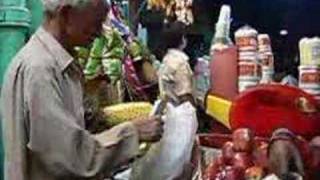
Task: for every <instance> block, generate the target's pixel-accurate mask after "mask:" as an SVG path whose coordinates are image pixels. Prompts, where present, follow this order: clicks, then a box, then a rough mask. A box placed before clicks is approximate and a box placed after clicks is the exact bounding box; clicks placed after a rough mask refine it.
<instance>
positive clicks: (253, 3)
mask: <svg viewBox="0 0 320 180" xmlns="http://www.w3.org/2000/svg"><path fill="white" fill-rule="evenodd" d="M223 4H229V5H231V10H232V19H233V21H232V24H231V35H232V36H233V33H234V31H235V30H237V29H238V28H239V27H241V26H243V25H246V24H248V25H250V26H252V27H254V28H255V29H257V30H258V32H260V33H268V34H269V35H270V36H271V38H272V46H273V50H274V54H275V63H276V71H277V72H284V71H286V72H288V71H290V72H293V74H294V75H295V76H296V75H297V70H296V67H297V65H298V63H299V59H298V53H299V52H298V42H299V40H300V39H301V38H302V37H304V36H307V37H312V36H316V35H320V0H194V5H193V13H194V16H195V23H194V24H193V25H192V26H191V27H189V35H188V39H189V46H188V48H187V52H188V54H189V55H190V56H191V57H196V56H199V55H202V54H208V50H209V47H210V44H211V39H212V36H213V34H214V25H215V23H216V21H217V18H218V14H219V10H220V7H221V5H223ZM141 21H142V22H143V24H144V25H146V27H147V28H148V33H149V46H150V47H151V49H152V50H153V51H154V52H155V53H156V54H157V55H158V57H159V58H160V59H161V56H162V55H163V53H164V52H163V51H164V50H163V44H164V43H165V42H163V41H161V35H160V34H161V27H162V21H163V15H162V14H161V13H160V12H155V11H153V12H151V11H147V10H145V11H144V12H143V13H142V15H141ZM283 29H285V30H287V31H288V35H287V36H281V35H280V33H279V32H280V31H281V30H283ZM232 38H233V37H232Z"/></svg>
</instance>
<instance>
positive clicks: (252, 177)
mask: <svg viewBox="0 0 320 180" xmlns="http://www.w3.org/2000/svg"><path fill="white" fill-rule="evenodd" d="M263 176H264V171H263V168H262V167H259V166H253V167H250V168H248V169H247V170H246V171H245V177H246V180H260V179H262V178H263Z"/></svg>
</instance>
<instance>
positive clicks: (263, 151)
mask: <svg viewBox="0 0 320 180" xmlns="http://www.w3.org/2000/svg"><path fill="white" fill-rule="evenodd" d="M253 156H254V164H255V165H256V166H260V167H262V168H264V169H265V168H267V167H268V144H267V143H265V142H262V143H260V145H259V146H258V148H257V149H256V150H255V151H254V153H253Z"/></svg>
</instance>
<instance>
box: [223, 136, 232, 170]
mask: <svg viewBox="0 0 320 180" xmlns="http://www.w3.org/2000/svg"><path fill="white" fill-rule="evenodd" d="M234 154H235V151H234V144H233V143H232V142H230V141H228V142H226V143H225V144H224V145H223V147H222V157H223V160H224V163H225V164H226V165H232V160H233V157H234Z"/></svg>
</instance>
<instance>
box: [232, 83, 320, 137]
mask: <svg viewBox="0 0 320 180" xmlns="http://www.w3.org/2000/svg"><path fill="white" fill-rule="evenodd" d="M318 109H319V108H318V107H317V100H316V99H315V98H314V97H313V96H311V95H310V94H307V93H306V92H304V91H302V90H300V89H298V88H295V87H289V86H283V85H278V84H272V85H260V86H257V87H255V88H251V89H249V90H247V91H245V92H244V93H242V94H240V95H239V96H238V97H237V98H236V99H235V101H234V103H233V105H232V107H231V111H230V124H231V127H232V129H237V128H241V127H247V128H250V129H251V130H253V131H254V132H255V134H256V135H257V136H263V137H269V136H270V135H271V134H272V132H273V131H274V130H275V129H277V128H288V129H290V130H291V131H293V132H294V133H296V134H298V135H301V136H304V137H309V138H311V137H313V136H316V135H320V112H319V110H318Z"/></svg>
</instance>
